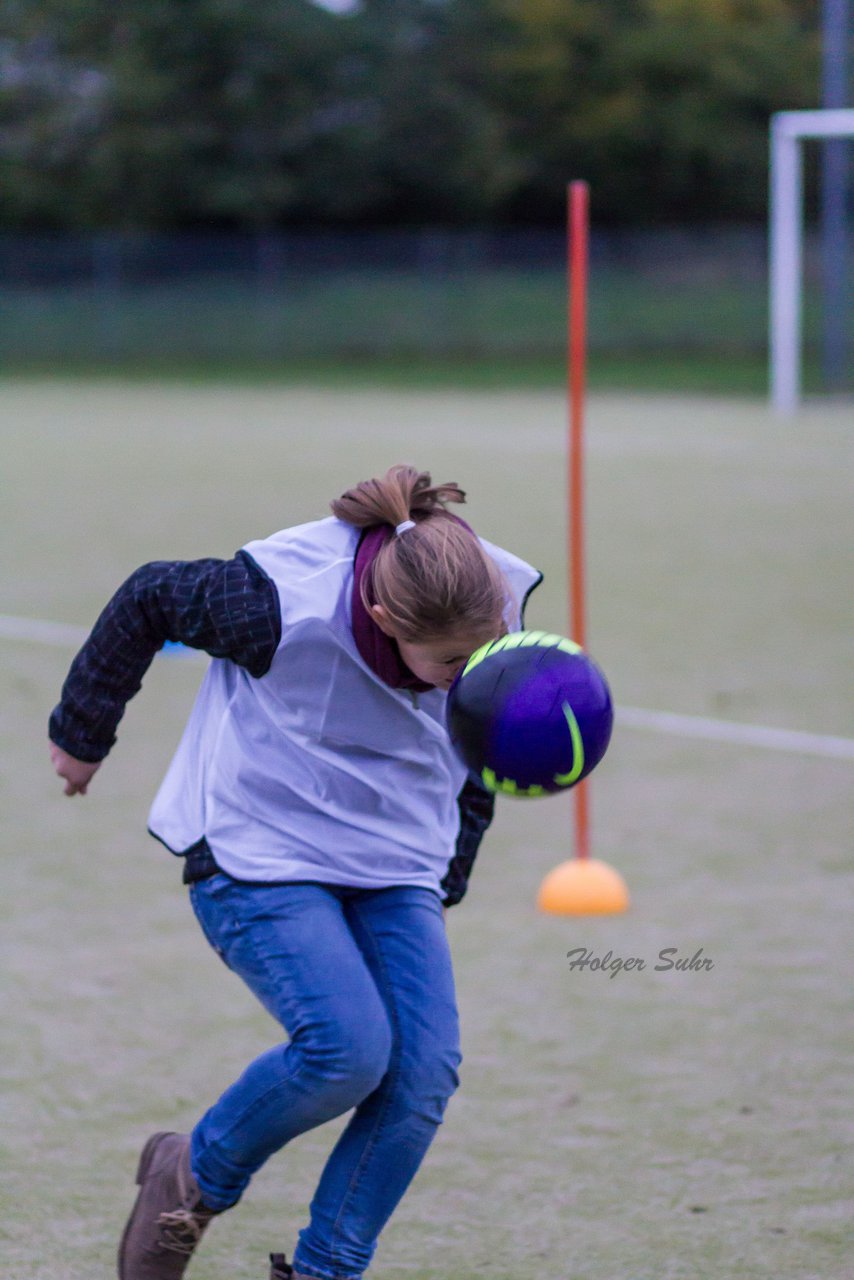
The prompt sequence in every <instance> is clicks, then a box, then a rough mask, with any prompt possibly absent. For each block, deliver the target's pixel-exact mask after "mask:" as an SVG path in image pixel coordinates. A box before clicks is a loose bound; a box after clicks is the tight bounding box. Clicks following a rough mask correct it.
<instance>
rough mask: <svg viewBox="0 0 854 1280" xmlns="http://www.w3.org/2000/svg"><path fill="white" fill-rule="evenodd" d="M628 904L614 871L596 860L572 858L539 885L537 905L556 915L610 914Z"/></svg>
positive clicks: (619, 877)
mask: <svg viewBox="0 0 854 1280" xmlns="http://www.w3.org/2000/svg"><path fill="white" fill-rule="evenodd" d="M628 905H629V891H628V889H627V887H626V882H625V880H624V879H623V877H622V876H621V875H620V873H619V872H618V871H615V870H614V868H613V867H609V866H608V864H607V862H600V861H599V860H598V859H597V858H573V859H572V860H571V861H569V862H561V863H559V864H558V866H556V867H555V868H554V870H553V871H550V872H549V874H548V875H547V876H546V877H545V879H544V880H543V883H542V884H541V885H540V891H539V893H538V894H537V906H538V907H539V909H540V911H546V912H548V913H549V914H550V915H557V916H592V915H614V914H616V913H618V912H621V911H625V910H626V909H627V907H628Z"/></svg>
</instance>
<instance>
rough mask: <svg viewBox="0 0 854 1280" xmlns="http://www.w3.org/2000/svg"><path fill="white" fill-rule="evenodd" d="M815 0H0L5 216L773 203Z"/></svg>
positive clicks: (398, 216) (808, 54)
mask: <svg viewBox="0 0 854 1280" xmlns="http://www.w3.org/2000/svg"><path fill="white" fill-rule="evenodd" d="M818 27H819V14H818V3H817V0H362V2H361V3H360V4H359V5H358V6H357V7H356V8H354V9H353V10H352V11H350V12H346V13H333V12H330V11H329V10H327V9H325V8H323V7H320V6H319V5H316V4H313V3H311V0H249V2H247V0H3V5H2V12H0V225H2V226H5V227H6V228H28V229H35V228H44V229H52V228H107V227H109V228H119V229H121V228H127V229H130V228H137V227H147V228H161V227H162V228H174V227H199V226H216V227H223V228H225V227H244V228H257V229H260V228H264V227H282V226H300V225H314V226H316V225H329V226H381V225H392V224H393V225H403V224H422V225H424V224H431V223H444V224H457V225H466V224H469V225H474V224H493V225H494V224H504V225H507V224H514V223H515V224H525V225H536V224H539V223H554V222H555V221H556V220H557V221H560V219H561V218H562V216H563V208H564V190H565V184H566V181H567V180H568V179H570V178H573V177H586V178H588V179H589V180H590V182H591V183H592V185H593V189H594V201H595V213H596V218H597V221H598V222H599V223H612V224H618V223H622V224H632V223H641V222H642V223H646V224H649V223H654V222H659V223H660V222H673V221H681V222H684V221H704V222H705V221H714V220H727V219H739V220H752V219H759V218H762V217H763V216H764V211H765V205H766V187H767V146H768V140H767V131H768V117H769V114H770V112H772V111H774V110H778V109H783V108H798V107H807V106H815V105H817V100H818V77H819V36H818Z"/></svg>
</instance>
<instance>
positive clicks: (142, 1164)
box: [119, 1133, 215, 1280]
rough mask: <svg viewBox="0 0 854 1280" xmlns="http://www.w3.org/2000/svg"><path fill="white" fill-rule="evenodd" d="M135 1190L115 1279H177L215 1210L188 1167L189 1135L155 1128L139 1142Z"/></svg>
mask: <svg viewBox="0 0 854 1280" xmlns="http://www.w3.org/2000/svg"><path fill="white" fill-rule="evenodd" d="M136 1180H137V1183H138V1185H139V1194H138V1195H137V1198H136V1203H135V1204H134V1206H133V1210H132V1211H131V1215H130V1217H129V1218H128V1221H127V1226H126V1227H125V1230H124V1235H123V1236H122V1241H121V1244H120V1245H119V1280H180V1277H181V1276H182V1275H183V1274H184V1272H185V1270H186V1269H187V1264H188V1263H189V1261H190V1256H191V1254H192V1252H193V1250H194V1249H195V1247H196V1245H197V1244H198V1243H199V1241H200V1240H201V1238H202V1233H203V1232H204V1230H205V1228H206V1227H207V1225H208V1223H209V1222H210V1220H211V1218H212V1217H214V1214H215V1210H213V1209H208V1207H207V1206H206V1205H205V1204H204V1203H203V1201H202V1197H201V1192H200V1191H199V1188H198V1186H197V1185H196V1180H195V1178H194V1177H193V1175H192V1172H191V1170H190V1138H189V1135H187V1134H183V1133H155V1134H154V1136H153V1137H152V1138H149V1139H148V1142H146V1144H145V1146H144V1147H143V1151H142V1155H141V1156H140V1160H139V1169H138V1170H137V1174H136Z"/></svg>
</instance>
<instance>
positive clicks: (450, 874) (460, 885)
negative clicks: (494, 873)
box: [442, 773, 495, 907]
mask: <svg viewBox="0 0 854 1280" xmlns="http://www.w3.org/2000/svg"><path fill="white" fill-rule="evenodd" d="M457 803H458V804H459V808H460V833H459V835H458V836H457V848H456V852H455V853H454V856H453V858H451V861H450V862H449V863H448V870H447V871H446V873H445V876H444V879H443V880H442V889H443V891H444V894H445V896H444V898H443V899H442V901H443V903H444V905H445V906H446V907H453V906H456V904H457V903H458V902H460V901H461V899H462V898H463V897H464V896H465V892H466V890H467V889H468V882H469V876H470V875H471V871H472V867H473V866H474V860H475V858H476V857H477V851H478V849H479V848H480V842H481V840H482V839H483V835H484V832H485V831H486V828H487V827H488V826H489V824H490V822H491V821H492V817H493V814H494V813H495V796H494V795H493V794H492V792H491V791H487V790H486V787H484V785H483V783H482V782H481V781H480V779H479V778H478V777H477V776H476V775H475V774H473V773H471V774H469V776H468V778H467V779H466V782H465V784H464V786H463V789H462V791H461V792H460V794H459V797H458V800H457Z"/></svg>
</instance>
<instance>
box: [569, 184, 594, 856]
mask: <svg viewBox="0 0 854 1280" xmlns="http://www.w3.org/2000/svg"><path fill="white" fill-rule="evenodd" d="M589 221H590V188H589V187H588V185H587V183H586V182H581V181H579V182H571V183H570V184H569V188H568V204H567V267H568V273H569V279H568V286H569V316H568V319H569V330H568V357H569V359H568V397H569V477H568V479H569V600H570V622H569V625H570V635H571V636H572V638H573V640H575V641H576V642H577V643H578V644H580V645H581V646H582V648H585V647H586V644H587V638H586V618H585V607H584V606H585V581H584V397H585V391H586V373H587V367H586V366H587V262H588V228H589ZM575 852H576V857H578V858H588V857H589V856H590V823H589V814H588V806H587V783H586V781H584V782H580V783H579V784H578V786H577V787H576V789H575Z"/></svg>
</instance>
